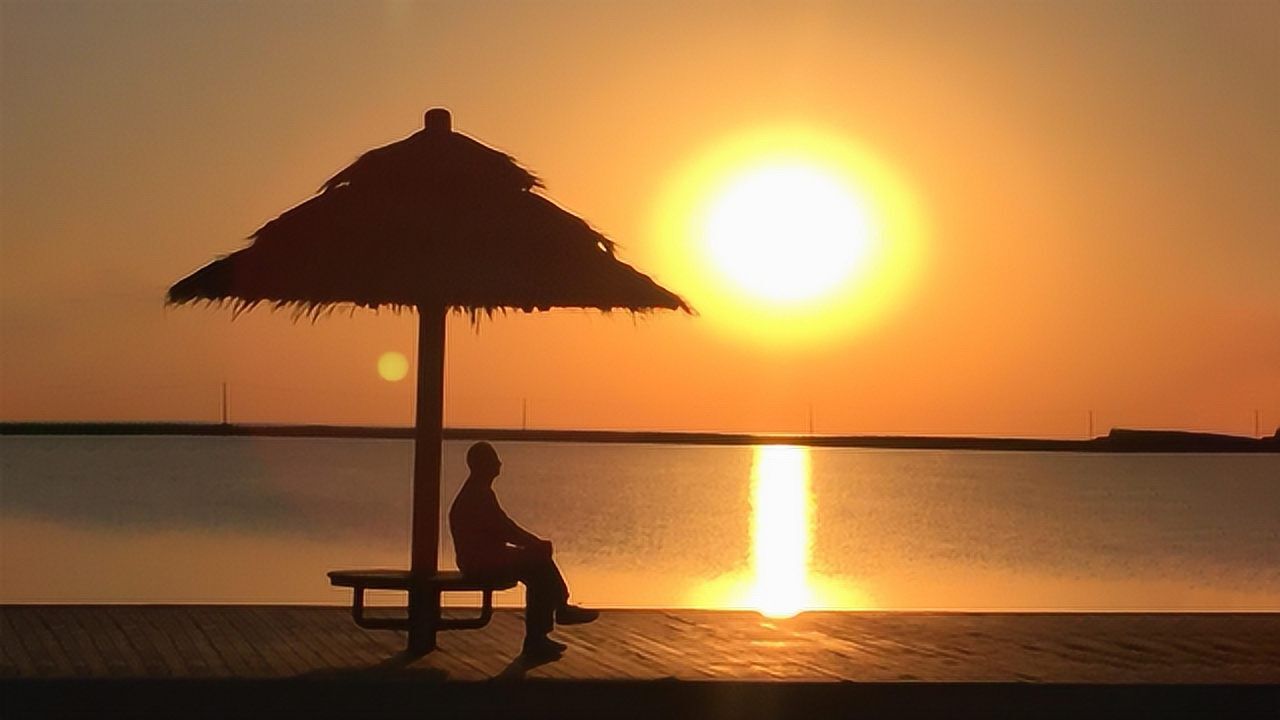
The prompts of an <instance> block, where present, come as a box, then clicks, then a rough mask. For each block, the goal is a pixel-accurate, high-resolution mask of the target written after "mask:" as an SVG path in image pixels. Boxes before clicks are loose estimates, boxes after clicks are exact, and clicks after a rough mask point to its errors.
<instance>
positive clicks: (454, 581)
mask: <svg viewBox="0 0 1280 720" xmlns="http://www.w3.org/2000/svg"><path fill="white" fill-rule="evenodd" d="M329 582H330V583H332V584H333V585H335V586H337V587H349V588H351V589H352V598H351V619H353V620H355V621H356V625H359V626H360V627H362V628H369V629H374V630H377V629H382V630H408V629H409V618H408V617H390V618H371V617H365V614H364V607H365V606H364V591H365V590H399V591H402V592H412V591H414V590H415V587H414V581H413V576H412V575H411V574H410V573H409V571H408V570H385V569H380V570H333V571H331V572H330V573H329ZM515 585H516V584H515V581H511V582H501V581H497V582H495V581H492V580H476V579H474V578H469V577H466V576H465V575H463V574H462V573H461V572H458V571H457V570H441V571H438V572H436V574H435V575H432V576H431V577H429V578H427V579H425V580H423V581H421V583H420V584H419V585H418V587H417V588H416V589H418V590H420V591H426V592H427V593H429V594H431V595H433V596H434V597H435V598H437V599H438V598H439V596H440V593H442V592H479V593H482V599H481V605H480V615H479V616H477V617H471V618H441V617H437V618H435V622H434V623H433V624H434V626H435V629H437V630H471V629H475V628H482V627H484V626H485V625H487V624H488V623H489V620H490V619H492V618H493V592H494V591H495V590H506V589H507V588H512V587H515ZM435 607H439V603H438V602H437V603H436V604H435Z"/></svg>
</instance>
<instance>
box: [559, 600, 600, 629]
mask: <svg viewBox="0 0 1280 720" xmlns="http://www.w3.org/2000/svg"><path fill="white" fill-rule="evenodd" d="M598 617H600V611H599V610H588V609H587V608H581V607H578V606H577V605H565V606H564V607H562V608H560V609H559V610H557V611H556V624H557V625H582V624H583V623H589V622H592V621H594V620H595V619H596V618H598Z"/></svg>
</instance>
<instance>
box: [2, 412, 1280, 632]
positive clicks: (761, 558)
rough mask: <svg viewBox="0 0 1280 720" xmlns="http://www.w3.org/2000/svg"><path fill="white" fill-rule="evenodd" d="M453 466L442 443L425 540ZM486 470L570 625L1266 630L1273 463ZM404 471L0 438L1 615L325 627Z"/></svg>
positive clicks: (570, 447) (580, 452) (531, 460)
mask: <svg viewBox="0 0 1280 720" xmlns="http://www.w3.org/2000/svg"><path fill="white" fill-rule="evenodd" d="M466 446H467V444H466V443H462V442H448V443H446V444H445V452H444V481H443V493H442V494H443V498H444V500H443V502H442V515H443V511H445V510H447V506H448V501H449V500H450V499H451V498H452V497H453V495H454V493H455V492H456V491H457V488H458V486H459V484H460V483H461V482H462V480H463V478H464V477H465V475H466V468H465V462H464V454H465V451H466ZM497 447H498V451H499V453H500V454H501V456H502V459H503V472H502V475H501V477H499V478H498V479H497V481H496V483H495V488H496V489H497V492H498V495H499V497H500V499H501V502H502V503H503V506H504V507H505V508H506V509H507V511H508V512H509V513H510V514H511V516H512V517H514V518H515V519H516V520H517V521H518V522H519V523H521V524H522V525H523V526H525V527H526V528H528V529H529V530H531V531H533V532H534V533H537V534H538V535H541V536H543V537H546V538H550V539H552V540H553V542H554V544H555V553H556V557H557V559H558V561H559V563H560V565H561V567H562V568H563V570H564V572H565V575H566V576H567V577H568V579H569V583H570V586H571V589H572V591H573V597H574V599H575V600H576V601H578V602H581V603H583V604H589V605H595V606H601V607H711V608H725V607H734V608H738V607H746V608H756V609H760V610H762V611H765V612H767V613H769V614H775V615H787V614H791V613H794V612H798V611H802V610H805V609H809V608H848V609H877V610H906V609H950V610H1006V611H1010V610H1011V611H1021V610H1091V611H1112V610H1114V611H1126V610H1142V611H1164V610H1170V611H1172V610H1179V611H1185V610H1237V611H1280V512H1278V511H1277V508H1280V456H1277V455H1274V454H1270V455H1262V454H1258V455H1232V454H1215V455H1204V454H1168V455H1158V454H1085V453H1018V452H972V451H922V450H864V449H830V448H813V449H810V448H802V447H784V446H760V447H751V446H741V447H708V446H687V445H639V444H572V443H515V442H513V443H499V444H498V445H497ZM412 459H413V448H412V444H411V443H410V442H407V441H398V440H367V439H307V438H261V437H180V436H167V437H125V436H121V437H63V436H58V437H50V436H5V437H0V602H164V603H168V602H245V603H333V604H337V603H342V602H346V595H345V591H342V590H339V589H335V588H330V587H329V585H328V582H327V579H326V577H325V572H326V571H327V570H331V569H337V568H361V567H406V566H407V563H408V545H409V534H408V531H409V519H410V514H409V507H410V475H411V471H412ZM441 527H442V529H443V542H442V544H441V564H442V565H443V566H452V565H453V562H452V558H453V548H452V545H451V544H450V542H449V539H448V537H449V536H448V526H447V521H446V519H445V518H443V517H442V521H441ZM519 593H520V591H519V590H515V591H511V592H508V593H506V594H504V595H503V596H502V597H500V598H499V600H500V602H502V603H508V604H515V603H519V602H520V600H521V596H520V594H519ZM385 599H386V600H389V601H391V600H394V598H385ZM456 600H458V601H464V602H465V600H466V599H465V598H459V599H456Z"/></svg>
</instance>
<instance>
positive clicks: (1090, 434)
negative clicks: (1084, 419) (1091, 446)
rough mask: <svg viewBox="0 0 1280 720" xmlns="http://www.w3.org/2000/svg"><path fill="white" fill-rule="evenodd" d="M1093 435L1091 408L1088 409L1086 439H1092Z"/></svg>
mask: <svg viewBox="0 0 1280 720" xmlns="http://www.w3.org/2000/svg"><path fill="white" fill-rule="evenodd" d="M1093 437H1094V435H1093V411H1092V410H1090V411H1089V436H1088V437H1087V438H1086V439H1087V440H1092V439H1093Z"/></svg>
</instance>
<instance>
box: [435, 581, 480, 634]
mask: <svg viewBox="0 0 1280 720" xmlns="http://www.w3.org/2000/svg"><path fill="white" fill-rule="evenodd" d="M480 592H482V593H483V594H484V595H483V598H482V599H481V601H480V615H479V616H478V617H473V618H449V619H444V618H441V619H440V624H439V628H440V629H441V630H475V629H478V628H482V627H484V626H485V625H488V624H489V621H490V620H491V619H493V591H492V590H481V591H480Z"/></svg>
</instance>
